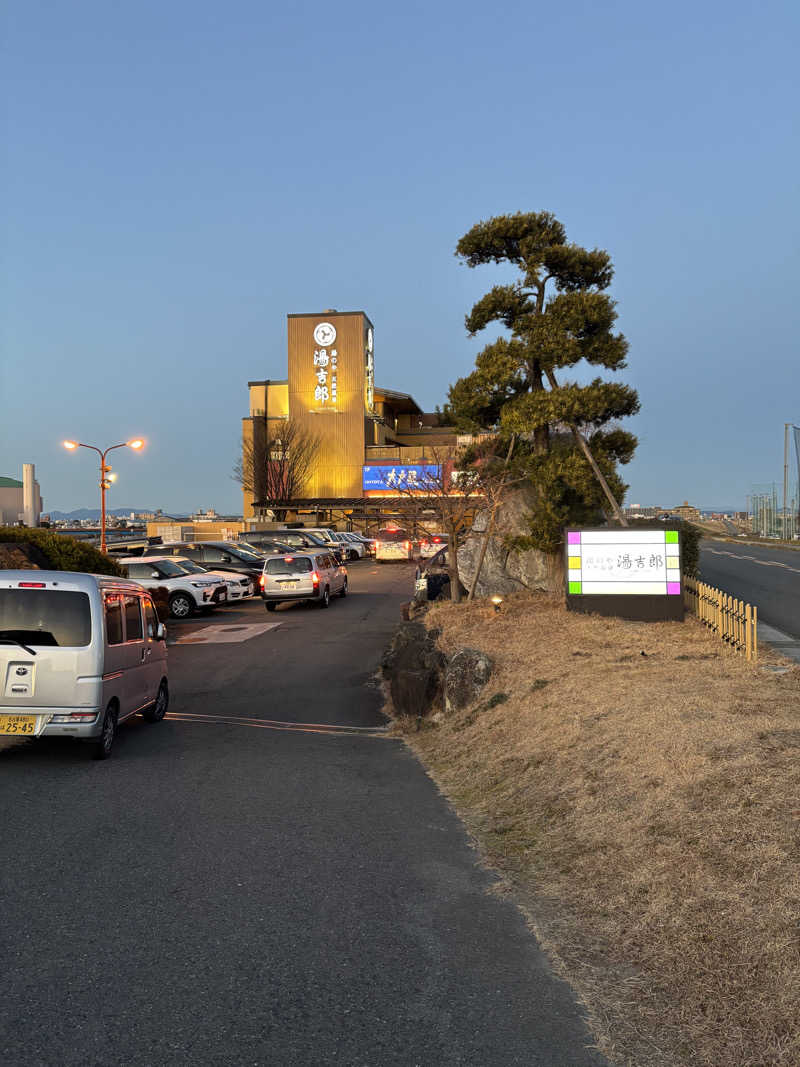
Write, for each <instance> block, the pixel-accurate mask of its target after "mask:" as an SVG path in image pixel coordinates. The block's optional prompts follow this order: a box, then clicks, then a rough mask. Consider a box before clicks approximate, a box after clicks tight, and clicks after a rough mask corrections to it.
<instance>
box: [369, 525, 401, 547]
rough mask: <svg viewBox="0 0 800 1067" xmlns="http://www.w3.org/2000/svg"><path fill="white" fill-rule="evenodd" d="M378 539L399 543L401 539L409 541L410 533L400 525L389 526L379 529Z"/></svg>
mask: <svg viewBox="0 0 800 1067" xmlns="http://www.w3.org/2000/svg"><path fill="white" fill-rule="evenodd" d="M376 539H377V540H378V541H388V542H389V543H390V544H397V543H398V542H400V541H407V540H408V534H407V533H406V531H405V530H403V529H401V528H400V527H397V526H387V527H384V529H383V530H378V533H377V535H376Z"/></svg>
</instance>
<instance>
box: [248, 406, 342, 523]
mask: <svg viewBox="0 0 800 1067" xmlns="http://www.w3.org/2000/svg"><path fill="white" fill-rule="evenodd" d="M320 448H321V440H320V438H319V436H318V435H317V434H314V433H312V432H311V431H310V430H309V429H307V428H306V427H305V426H304V425H303V424H302V423H300V422H298V421H297V420H295V419H266V418H264V419H261V420H259V421H258V422H256V421H255V420H254V423H253V439H252V440H251V441H244V442H243V443H242V454H241V456H240V458H239V459H238V460H237V461H236V463H235V464H234V466H233V474H232V477H233V480H234V481H236V482H238V483H239V485H241V487H242V489H244V490H245V492H249V493H252V494H253V506H254V507H255V508H270V509H271V510H272V511H273V512H274V513H275V517H276V518H277V519H279V520H283V519H285V518H286V512H287V511H288V510H289V507H290V506H291V504H292V503H293V502H294V501H295V500H297V499H299V498H301V497H302V494H303V492H304V491H305V487H306V484H307V483H308V480H309V478H310V477H311V474H312V473H313V471H314V468H315V466H316V463H317V459H318V457H319V453H320Z"/></svg>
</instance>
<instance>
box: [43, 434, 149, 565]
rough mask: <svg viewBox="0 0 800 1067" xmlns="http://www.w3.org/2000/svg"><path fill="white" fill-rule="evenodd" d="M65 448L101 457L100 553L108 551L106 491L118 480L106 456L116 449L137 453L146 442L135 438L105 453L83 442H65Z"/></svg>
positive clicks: (112, 446) (106, 450)
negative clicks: (81, 450) (86, 449)
mask: <svg viewBox="0 0 800 1067" xmlns="http://www.w3.org/2000/svg"><path fill="white" fill-rule="evenodd" d="M63 444H64V448H66V449H67V450H68V451H70V452H74V451H75V449H77V448H91V450H92V451H93V452H96V453H97V454H98V456H99V457H100V551H101V552H105V550H106V490H107V489H110V488H111V484H112V482H114V481H115V480H116V477H117V476H116V475H115V474H113V475H112V474H111V473H110V472H111V468H110V467H109V466H108V465H107V464H106V456H107V455H108V453H109V452H113V451H114V449H115V448H132V449H133V450H134V451H135V452H138V451H139V450H140V449H142V448H144V441H143V440H142V438H141V437H134V439H133V440H132V441H123V442H122V444H121V445H111V446H110V447H109V448H106V449H105V450H104V451H103V450H101V449H99V448H97V446H96V445H85V444H84V443H83V442H82V441H64V442H63Z"/></svg>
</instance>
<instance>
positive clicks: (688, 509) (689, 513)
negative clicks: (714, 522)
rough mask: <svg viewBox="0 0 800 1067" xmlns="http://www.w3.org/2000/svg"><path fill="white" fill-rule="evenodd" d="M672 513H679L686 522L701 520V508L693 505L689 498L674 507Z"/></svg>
mask: <svg viewBox="0 0 800 1067" xmlns="http://www.w3.org/2000/svg"><path fill="white" fill-rule="evenodd" d="M672 514H673V515H677V516H678V517H679V518H681V519H684V520H685V521H686V522H699V521H700V509H699V508H696V507H693V506H692V505H691V504H690V503H689V501H688V500H684V502H683V503H682V504H681V505H680V506H679V507H677V508H673V509H672Z"/></svg>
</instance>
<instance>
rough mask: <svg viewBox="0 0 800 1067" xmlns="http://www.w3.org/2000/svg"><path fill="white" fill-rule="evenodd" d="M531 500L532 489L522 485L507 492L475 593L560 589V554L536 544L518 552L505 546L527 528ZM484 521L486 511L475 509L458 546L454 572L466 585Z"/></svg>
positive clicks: (485, 521)
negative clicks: (463, 537) (477, 511)
mask: <svg viewBox="0 0 800 1067" xmlns="http://www.w3.org/2000/svg"><path fill="white" fill-rule="evenodd" d="M533 503H534V500H533V490H532V489H529V488H523V489H518V490H516V491H515V492H513V493H509V495H508V497H507V499H506V501H505V503H504V504H503V506H502V508H501V509H500V511H499V512H498V514H497V518H496V520H495V525H494V531H493V533H492V536H491V538H490V539H489V544H488V546H487V549H486V556H485V557H484V560H483V566H482V567H481V574H480V578H479V579H478V585H477V588H476V590H475V595H476V596H492V595H493V594H494V593H499V594H501V595H502V594H505V593H516V592H522V591H524V590H526V589H544V590H546V591H547V592H551V593H560V592H562V591H563V589H564V563H563V559H562V558H561V556H560V555H558V554H557V555H551V554H550V553H547V552H541V551H539V549H536V548H531V549H528V550H527V551H524V552H521V551H519V550H518V549H508V548H506V547H505V541H506V539H507V538H509V537H519V536H521V535H523V534H525V533H527V532H528V527H527V524H526V522H525V515H526V513H527V512H529V511H530V510H531V508H532V507H533ZM488 522H489V514H488V512H487V511H481V512H479V513H478V514H477V516H476V517H475V523H474V525H473V527H472V529H471V530H470V532H469V534H468V536H467V539H466V541H465V542H464V544H463V545H462V547H461V548H460V549H459V550H458V573H459V576H460V578H461V581H462V582H463V584H464V585H465V586H466V588H467V589H469V588H470V587H471V586H472V579H473V577H474V575H475V570H476V568H477V565H478V559H479V557H480V551H481V544H482V542H483V536H484V533H485V531H486V526H487V524H488Z"/></svg>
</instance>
